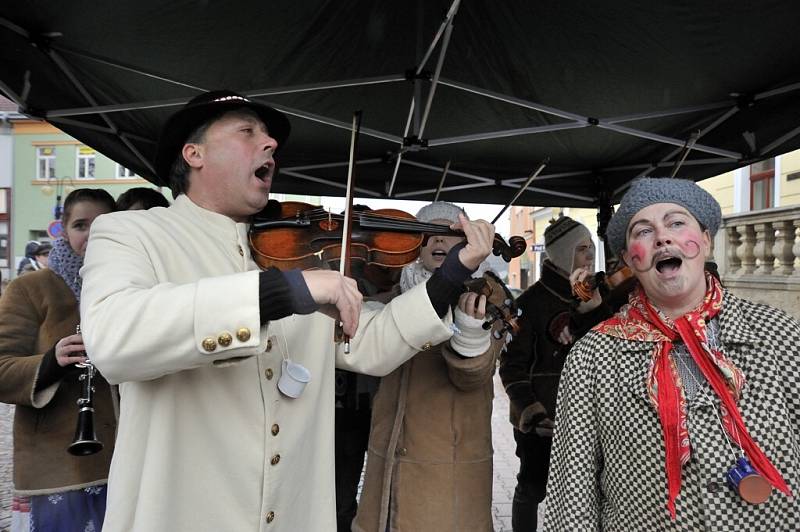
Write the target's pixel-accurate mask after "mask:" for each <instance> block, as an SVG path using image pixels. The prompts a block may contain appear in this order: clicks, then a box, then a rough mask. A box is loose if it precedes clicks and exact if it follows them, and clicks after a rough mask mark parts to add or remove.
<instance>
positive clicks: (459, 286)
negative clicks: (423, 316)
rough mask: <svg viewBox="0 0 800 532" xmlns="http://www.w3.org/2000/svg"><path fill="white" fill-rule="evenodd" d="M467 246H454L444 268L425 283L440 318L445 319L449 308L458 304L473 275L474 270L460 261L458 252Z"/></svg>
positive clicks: (438, 269) (461, 244)
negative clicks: (465, 286) (465, 283)
mask: <svg viewBox="0 0 800 532" xmlns="http://www.w3.org/2000/svg"><path fill="white" fill-rule="evenodd" d="M465 245H466V244H464V243H460V244H457V245H455V246H453V247H452V248H451V249H450V251H449V252H448V253H447V257H446V258H445V259H444V263H443V264H442V266H441V267H440V268H437V269H436V271H435V272H433V275H432V276H431V278H430V279H428V281H427V282H426V283H425V289H426V290H427V292H428V298H430V300H431V304H432V305H433V309H434V310H435V311H436V314H437V315H438V316H439V317H440V318H444V316H445V314H447V309H448V308H450V307H451V306H455V305H457V304H458V297H459V296H460V295H461V293H462V292H463V291H464V282H465V281H467V279H469V278H470V276H471V275H472V271H473V270H470V269H469V268H467V267H466V266H464V265H463V264H461V261H460V260H458V252H459V251H460V250H461V249H462V248H463V247H464V246H465Z"/></svg>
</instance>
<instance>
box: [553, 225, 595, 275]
mask: <svg viewBox="0 0 800 532" xmlns="http://www.w3.org/2000/svg"><path fill="white" fill-rule="evenodd" d="M587 238H588V239H589V240H591V239H592V233H591V232H589V229H587V228H586V226H585V225H583V224H582V223H580V222H576V221H575V220H573V219H572V218H570V217H569V216H559V217H558V219H557V220H551V221H550V225H548V226H547V229H545V230H544V250H545V252H546V253H547V258H548V259H550V262H552V263H553V264H554V265H556V266H558V267H559V268H560V269H561V270H562V271H564V272H567V274H569V273H571V272H572V261H573V259H574V258H575V247H576V246H577V245H578V244H579V243H580V241H581V240H584V239H587Z"/></svg>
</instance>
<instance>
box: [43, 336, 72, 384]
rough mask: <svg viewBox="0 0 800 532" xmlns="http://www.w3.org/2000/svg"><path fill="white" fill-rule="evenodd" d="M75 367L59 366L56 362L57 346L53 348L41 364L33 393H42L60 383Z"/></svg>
mask: <svg viewBox="0 0 800 532" xmlns="http://www.w3.org/2000/svg"><path fill="white" fill-rule="evenodd" d="M73 367H74V366H69V367H66V366H65V367H62V366H59V365H58V361H56V346H53V347H51V348H50V350H49V351H48V352H47V353H45V354H44V358H42V363H41V364H39V372H38V374H37V375H36V386H34V388H33V391H34V392H40V391H42V390H44V389H45V388H47V387H48V386H50V385H51V384H54V383H56V382H58V381H60V380H61V379H63V378H64V377H65V376H66V375H67V373H69V372H70V369H72V368H73Z"/></svg>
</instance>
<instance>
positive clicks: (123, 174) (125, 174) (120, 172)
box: [117, 164, 136, 179]
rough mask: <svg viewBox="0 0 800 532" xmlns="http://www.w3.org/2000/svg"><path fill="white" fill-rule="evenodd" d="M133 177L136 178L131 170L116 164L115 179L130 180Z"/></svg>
mask: <svg viewBox="0 0 800 532" xmlns="http://www.w3.org/2000/svg"><path fill="white" fill-rule="evenodd" d="M134 177H136V173H134V171H133V170H130V169H128V168H125V167H124V166H122V165H121V164H117V179H132V178H134Z"/></svg>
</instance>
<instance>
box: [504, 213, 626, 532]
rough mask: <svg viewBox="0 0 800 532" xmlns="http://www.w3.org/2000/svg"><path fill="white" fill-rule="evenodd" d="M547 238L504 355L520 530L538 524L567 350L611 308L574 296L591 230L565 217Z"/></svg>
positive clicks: (588, 262) (589, 257)
mask: <svg viewBox="0 0 800 532" xmlns="http://www.w3.org/2000/svg"><path fill="white" fill-rule="evenodd" d="M544 237H545V251H546V252H547V256H548V258H547V259H546V260H545V262H544V264H543V268H542V277H541V279H540V280H539V281H538V282H536V283H535V284H534V285H533V286H531V287H530V288H528V289H527V290H526V291H525V292H524V293H523V294H522V295H520V296H519V298H518V299H517V303H518V305H519V308H520V309H521V310H522V319H521V328H520V332H519V334H518V335H517V336H516V337H515V338H514V340H513V341H512V342H511V343H510V344H509V345H508V349H507V351H506V352H505V353H504V354H503V355H502V357H501V359H500V377H501V379H502V381H503V385H504V386H505V389H506V393H507V394H508V397H509V399H510V410H511V412H510V417H511V423H512V425H514V439H515V440H516V442H517V451H516V452H517V456H519V459H520V470H519V474H518V475H517V488H516V490H515V492H514V502H513V506H512V510H511V514H512V517H511V523H512V527H513V529H514V531H515V532H517V531H522V530H526V531H530V530H536V524H537V511H538V505H539V503H540V502H541V501H542V500H544V496H545V487H546V484H547V472H548V466H549V463H550V446H551V443H552V435H553V419H554V418H555V403H556V393H557V390H558V381H559V377H560V374H561V368H562V367H563V365H564V360H565V357H566V355H567V353H568V352H569V349H570V347H572V343H573V342H574V340H575V338H576V337H578V336H580V335H582V334H583V333H585V332H586V331H588V330H589V328H590V327H591V326H593V325H594V324H596V323H598V322H599V321H601V320H603V319H604V318H606V317H608V316H609V315H610V314H611V311H610V310H609V309H608V307H606V306H605V305H604V304H602V303H601V301H600V299H599V297H597V298H595V299H593V300H592V301H590V302H588V303H581V305H578V304H577V301H576V299H575V298H574V297H573V295H572V290H571V287H570V281H569V276H570V273H571V272H573V271H575V270H577V269H580V268H584V269H588V270H589V271H590V272H591V271H594V255H595V247H594V244H593V243H592V236H591V233H590V232H589V230H588V229H587V228H586V227H585V226H584V225H582V224H580V223H578V222H576V221H575V220H573V219H572V218H569V217H568V216H561V217H560V218H558V219H557V220H554V221H552V222H551V225H550V226H549V227H548V228H547V229H546V230H545V232H544ZM576 306H577V308H576Z"/></svg>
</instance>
